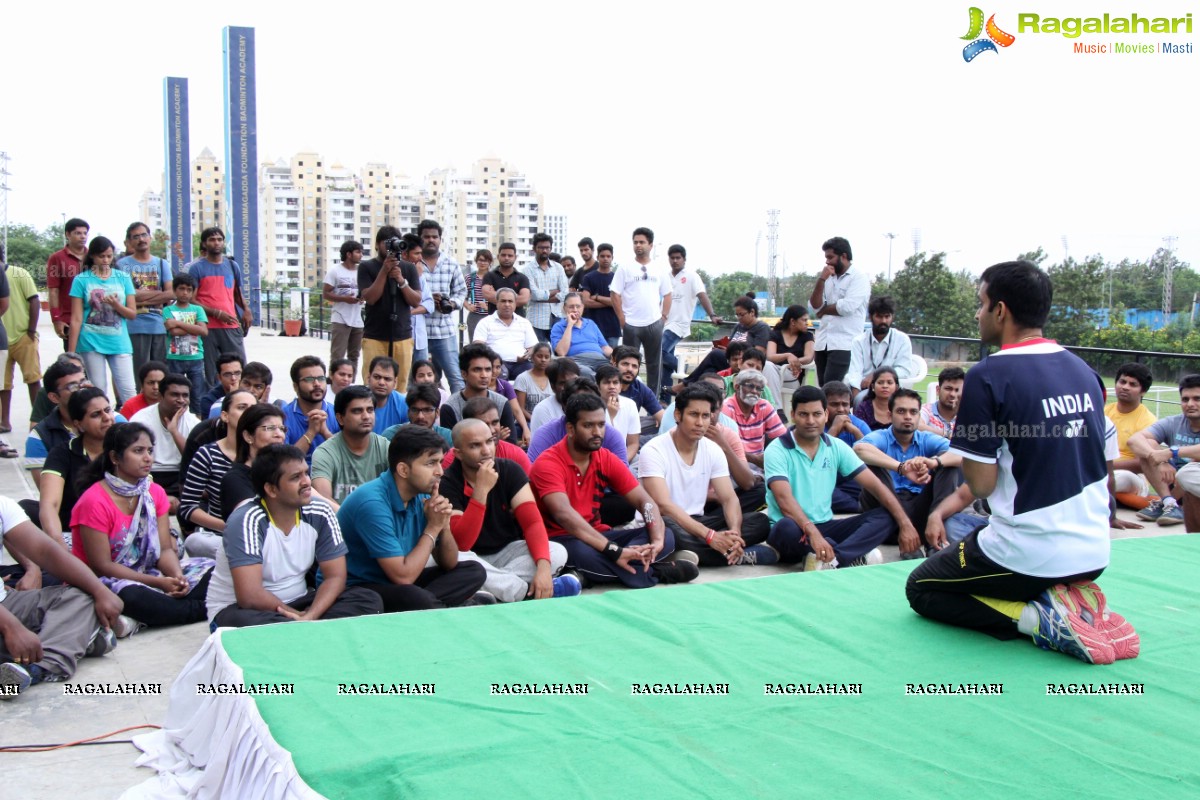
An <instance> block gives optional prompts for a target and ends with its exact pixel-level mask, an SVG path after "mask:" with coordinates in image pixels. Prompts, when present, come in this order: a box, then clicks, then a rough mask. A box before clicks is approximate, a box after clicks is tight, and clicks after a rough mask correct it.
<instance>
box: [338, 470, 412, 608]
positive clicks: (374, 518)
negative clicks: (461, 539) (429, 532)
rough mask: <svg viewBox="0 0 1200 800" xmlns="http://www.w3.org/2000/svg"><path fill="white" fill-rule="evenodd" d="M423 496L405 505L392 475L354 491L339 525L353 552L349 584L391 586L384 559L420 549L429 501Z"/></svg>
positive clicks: (348, 559)
mask: <svg viewBox="0 0 1200 800" xmlns="http://www.w3.org/2000/svg"><path fill="white" fill-rule="evenodd" d="M427 499H429V495H427V494H419V495H417V496H416V497H414V498H413V499H412V500H410V501H409V502H408V504H407V505H405V503H404V500H403V499H402V498H401V497H400V492H399V490H397V489H396V480H395V478H393V477H392V473H391V472H385V473H383V474H382V475H380V476H379V477H378V478H376V479H375V480H373V481H369V482H367V483H365V484H363V485H362V486H360V487H358V489H356V490H355V491H353V492H351V494H350V496H349V497H347V498H346V502H344V503H342V507H341V508H340V509H339V510H338V524H339V525H341V527H342V538H343V539H344V540H345V541H346V548H347V550H349V553H347V555H346V571H347V573H348V575H347V577H346V585H348V586H355V585H358V584H362V583H384V584H387V583H391V581H390V580H388V576H387V575H386V574H385V573H384V571H383V567H381V566H379V561H378V560H377V559H380V558H394V557H402V556H406V555H408V554H409V552H411V551H412V549H413V548H414V547H416V544H417V539H419V538H420V536H421V532H422V531H424V530H425V501H426V500H427Z"/></svg>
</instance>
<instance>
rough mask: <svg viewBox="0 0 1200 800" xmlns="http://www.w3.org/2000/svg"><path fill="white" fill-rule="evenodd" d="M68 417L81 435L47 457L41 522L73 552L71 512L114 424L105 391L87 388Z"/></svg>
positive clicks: (76, 394) (40, 488) (74, 399)
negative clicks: (84, 478) (82, 480)
mask: <svg viewBox="0 0 1200 800" xmlns="http://www.w3.org/2000/svg"><path fill="white" fill-rule="evenodd" d="M67 412H68V416H70V417H71V423H72V424H73V425H74V426H75V430H77V431H79V435H78V436H76V437H75V438H74V439H72V440H71V441H70V442H69V443H68V444H65V445H57V446H56V447H55V448H54V449H53V450H51V451H50V453H49V454H48V455H47V456H46V466H45V467H44V468H43V469H42V477H41V479H40V480H39V481H38V493H39V494H40V495H41V501H40V508H39V509H38V521H39V522H40V523H41V526H42V530H43V531H45V532H46V533H47V534H48V535H49V536H50V538H51V539H54V540H55V541H56V542H63V543H64V544H65V545H66V546H67V549H70V548H71V541H72V536H71V511H72V509H74V508H75V503H76V501H78V500H79V489H78V483H79V479H80V477H81V476H82V475H83V474H84V472H85V471H86V470H87V467H88V465H89V464H90V463H91V462H92V461H94V460H95V459H96V457H97V456H99V455H100V454H101V453H102V452H104V435H105V434H106V433H108V429H109V428H111V427H112V426H113V424H114V422H115V419H116V417H115V415H114V413H113V407H112V403H110V402H109V400H108V397H107V396H106V395H105V394H104V392H103V390H101V389H97V388H96V387H94V386H85V387H84V388H82V389H76V390H75V391H74V392H72V393H71V399H69V400H68V401H67Z"/></svg>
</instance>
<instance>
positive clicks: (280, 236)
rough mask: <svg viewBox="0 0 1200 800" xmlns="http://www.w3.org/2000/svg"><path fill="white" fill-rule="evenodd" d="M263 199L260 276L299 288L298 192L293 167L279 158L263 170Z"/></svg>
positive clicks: (260, 181)
mask: <svg viewBox="0 0 1200 800" xmlns="http://www.w3.org/2000/svg"><path fill="white" fill-rule="evenodd" d="M258 185H259V187H260V189H259V190H260V191H261V192H262V197H261V199H260V202H259V204H258V209H259V213H260V214H262V224H261V225H259V231H261V233H260V234H259V235H260V236H261V237H262V241H261V242H260V243H259V248H258V252H259V258H261V259H262V263H261V264H260V265H259V276H260V279H261V280H262V281H263V282H264V283H269V284H277V285H284V286H297V285H300V283H301V279H302V277H303V269H302V268H301V258H302V257H303V254H302V253H301V251H300V248H301V244H300V240H301V237H302V236H303V234H304V232H303V231H302V230H301V225H302V223H301V216H300V210H301V203H300V192H299V191H297V190H296V187H295V185H294V183H293V181H292V168H291V166H289V165H288V163H287V162H286V161H284V160H283V159H282V158H281V159H279V160H278V161H276V162H275V163H274V164H266V165H264V166H263V167H262V175H261V177H260V179H259V184H258Z"/></svg>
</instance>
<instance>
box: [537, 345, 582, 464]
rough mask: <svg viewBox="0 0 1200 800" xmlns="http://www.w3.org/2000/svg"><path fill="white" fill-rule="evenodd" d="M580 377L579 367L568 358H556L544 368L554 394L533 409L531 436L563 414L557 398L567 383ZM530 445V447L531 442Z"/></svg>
mask: <svg viewBox="0 0 1200 800" xmlns="http://www.w3.org/2000/svg"><path fill="white" fill-rule="evenodd" d="M580 375H581V370H580V369H579V365H578V364H576V363H575V362H574V360H572V359H570V358H556V359H554V360H553V361H551V362H550V366H548V367H546V378H547V380H549V381H550V389H551V391H553V392H554V394H553V395H551V396H550V397H547V398H545V399H543V400H542V401H541V402H540V403H538V404H537V407H536V408H534V409H533V416H532V417H531V418H530V420H529V431H530V433H531V434H536V433H537V430H538V428H540V427H542V426H543V425H545V424H546V423H547V422H550V421H551V420H555V419H558V418H559V417H561V416H562V415H563V414H564V413H565V412H564V409H563V407H562V403H561V402H559V399H558V396H559V394H560V393H561V392H562V390H563V388H564V387H566V385H567V384H568V383H570V382H571V381H573V380H575V379H576V378H578V377H580ZM530 444H531V446H532V441H531V442H530Z"/></svg>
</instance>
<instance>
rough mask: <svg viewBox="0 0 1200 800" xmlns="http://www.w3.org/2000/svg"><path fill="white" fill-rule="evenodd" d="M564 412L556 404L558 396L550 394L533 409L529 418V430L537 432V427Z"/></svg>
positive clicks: (552, 420)
mask: <svg viewBox="0 0 1200 800" xmlns="http://www.w3.org/2000/svg"><path fill="white" fill-rule="evenodd" d="M565 413H566V412H565V411H563V407H562V406H560V405H559V404H558V398H556V397H555V396H554V395H550V396H549V397H547V398H546V399H545V400H543V401H542V402H540V403H538V404H537V408H535V409H534V410H533V416H532V417H530V419H529V432H530V433H531V434H532V433H537V429H538V428H540V427H542V426H543V425H545V424H547V423H549V422H554V420H556V419H558V418H559V417H561V416H562V415H563V414H565Z"/></svg>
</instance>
